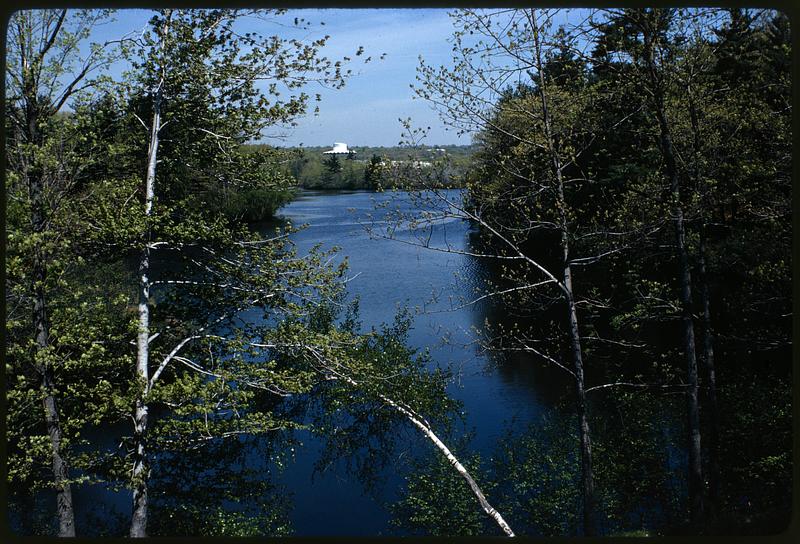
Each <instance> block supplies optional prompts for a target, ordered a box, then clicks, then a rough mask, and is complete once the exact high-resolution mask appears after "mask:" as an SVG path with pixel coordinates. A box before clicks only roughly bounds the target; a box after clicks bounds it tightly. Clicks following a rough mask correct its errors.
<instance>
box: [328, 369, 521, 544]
mask: <svg viewBox="0 0 800 544" xmlns="http://www.w3.org/2000/svg"><path fill="white" fill-rule="evenodd" d="M337 375H338V378H337V379H339V378H340V379H342V380H344V381H346V382H347V383H349V384H350V385H353V386H355V387H358V382H356V381H355V380H353V379H352V378H350V377H348V376H342V375H341V374H339V373H337ZM378 398H380V399H381V400H382V401H383V402H385V403H386V404H388V405H389V406H391V407H392V408H394V409H395V410H397V411H398V412H400V413H401V414H403V415H404V416H405V417H406V418H407V419H408V420H409V421H411V423H413V424H414V425H415V426H416V427H417V428H418V429H419V430H421V431H422V434H424V435H425V437H426V438H428V440H430V441H431V442H433V444H434V445H435V446H436V447H437V448H438V449H439V451H441V452H442V454H443V455H444V456H445V458H446V459H447V461H448V462H449V463H450V464H451V465H452V466H453V468H455V469H456V472H458V473H459V474H460V475H461V477H462V478H464V480H466V482H467V485H469V488H470V490H471V491H472V494H473V495H475V497H476V498H477V499H478V502H479V503H480V505H481V508H482V509H483V511H484V512H486V514H487V515H488V516H489V517H491V518H492V519H493V520H494V521H495V523H497V525H498V526H499V527H500V529H502V531H503V532H504V533H505V534H506V536H510V537H513V536H516V535H515V534H514V531H513V530H512V529H511V527H510V526H509V525H508V523H507V522H506V520H505V519H503V516H502V515H501V514H500V512H498V511H497V510H495V509H494V507H492V505H491V504H489V501H487V500H486V496H485V495H484V494H483V491H481V488H480V487H479V486H478V483H477V482H476V481H475V479H474V478H473V477H472V475H471V474H470V473H469V471H468V470H467V469H466V467H465V466H464V465H462V464H461V462H460V461H459V460H458V458H457V457H456V456H455V455H453V452H451V451H450V448H448V447H447V445H446V444H445V443H444V442H442V441H441V440H440V439H439V437H438V436H436V433H434V432H433V429H431V428H430V426H429V425H428V424H427V422H424V421H423V418H421V417H419V416H418V415H417V414H415V413H414V412H413V411H411V409H410V408H408V407H406V406H403V405H401V404H400V403H398V402H395V401H394V400H392V399H390V398H389V397H387V396H385V395H381V394H378Z"/></svg>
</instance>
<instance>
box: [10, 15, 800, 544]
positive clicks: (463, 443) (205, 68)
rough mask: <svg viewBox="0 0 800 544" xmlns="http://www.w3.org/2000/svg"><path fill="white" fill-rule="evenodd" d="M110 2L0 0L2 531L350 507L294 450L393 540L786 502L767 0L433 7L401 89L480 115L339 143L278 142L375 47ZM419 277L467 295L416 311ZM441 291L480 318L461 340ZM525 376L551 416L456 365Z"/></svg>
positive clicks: (779, 134)
mask: <svg viewBox="0 0 800 544" xmlns="http://www.w3.org/2000/svg"><path fill="white" fill-rule="evenodd" d="M565 13H566V14H567V15H569V17H566V18H565V17H564V15H565ZM120 16H122V17H124V14H120V13H119V12H117V13H115V12H113V11H111V10H22V11H16V12H14V13H13V14H12V15H11V16H10V19H9V20H8V24H7V34H6V42H5V43H6V73H5V100H4V107H5V169H4V176H5V199H4V200H5V207H4V213H5V227H6V237H5V245H4V249H5V251H4V253H5V268H4V285H5V292H6V296H5V316H6V329H5V335H4V339H5V362H6V365H5V374H4V383H5V392H6V393H5V417H6V437H5V456H4V457H5V468H6V471H5V479H4V483H3V485H4V486H5V489H6V491H7V497H8V505H7V508H6V523H5V525H6V526H7V528H8V530H9V531H10V532H11V533H13V534H14V535H16V536H31V535H45V536H60V537H73V536H77V537H84V536H107V537H108V536H130V537H146V536H289V535H296V536H304V535H307V534H326V535H329V536H335V535H354V534H363V533H362V532H359V531H360V528H361V524H362V523H365V519H364V518H367V517H369V516H367V515H365V514H364V513H363V512H360V511H359V509H358V508H356V507H355V506H351V511H348V515H349V516H350V517H348V518H347V520H348V521H346V522H342V523H343V524H342V525H337V523H338V521H337V520H335V519H334V517H333V516H332V515H329V516H326V515H325V514H324V510H323V511H322V512H323V513H321V514H319V515H318V517H315V518H313V519H311V518H308V519H304V520H300V521H298V519H299V518H304V517H305V516H299V515H293V514H292V512H293V511H298V510H297V509H298V508H301V507H303V505H306V506H308V505H309V504H311V503H313V501H314V498H313V496H314V493H315V492H316V491H315V489H316V488H315V487H314V486H315V485H318V484H315V483H313V482H314V481H316V480H311V481H307V480H302V479H300V478H294V477H292V478H288V477H286V476H281V475H282V474H283V475H285V474H290V473H292V471H293V470H299V469H297V468H292V467H297V466H299V465H300V464H301V463H300V461H298V459H301V458H304V457H303V455H309V456H311V457H310V458H311V459H312V460H313V462H312V461H309V463H310V464H313V474H315V475H316V474H320V478H323V479H324V477H325V476H324V474H326V472H327V473H329V474H334V475H335V476H336V478H338V479H339V481H341V482H346V483H343V484H341V487H347V488H352V492H353V493H354V494H358V495H359V496H361V495H363V496H364V497H367V498H366V499H363V500H365V501H369V502H371V503H374V504H375V508H379V509H380V512H382V514H381V516H385V523H384V518H383V517H381V518H380V524H381V525H380V528H379V529H378V531H377V533H376V534H375V536H377V534H380V535H401V536H412V535H419V536H493V537H496V536H508V537H514V536H547V537H560V536H577V535H581V536H639V537H645V536H663V535H767V534H779V533H782V532H784V531H785V530H786V529H787V527H788V526H789V522H790V520H791V517H792V513H793V511H792V502H793V496H792V489H793V486H794V482H793V479H792V472H793V458H792V441H793V433H792V429H793V421H792V410H793V404H792V401H793V400H792V399H793V395H792V379H793V376H792V361H793V354H792V353H793V350H792V330H793V310H792V262H791V261H792V133H791V123H792V86H791V83H792V82H791V71H792V52H791V41H792V40H791V34H790V25H789V21H790V19H789V16H788V15H787V14H785V13H782V12H779V11H774V10H766V9H764V10H762V9H740V8H725V9H723V8H624V9H591V10H589V9H582V10H556V9H496V10H493V9H480V10H473V9H459V10H453V11H451V12H450V13H449V17H450V20H451V22H452V33H451V35H449V36H442V40H449V41H448V43H449V44H451V46H452V47H448V50H451V54H452V59H451V62H447V63H442V64H440V63H433V62H429V61H426V60H425V59H424V55H421V56H420V59H419V64H418V67H417V77H416V80H415V81H414V82H413V83H412V91H411V92H412V93H413V94H414V96H415V97H416V98H417V99H418V100H422V101H424V102H425V103H426V104H428V105H429V106H430V107H431V108H432V109H433V110H434V111H435V112H436V113H437V114H438V116H439V118H440V119H441V121H442V123H443V124H444V125H445V126H447V127H448V128H449V129H450V130H452V131H454V132H457V133H459V134H466V135H469V136H470V138H471V144H470V145H469V146H459V145H451V144H448V145H438V144H437V143H436V142H429V141H428V133H429V127H427V128H426V127H422V126H417V125H416V124H415V122H414V120H413V119H406V120H403V121H402V126H399V127H398V133H399V134H400V133H401V132H402V134H401V135H399V138H401V139H402V141H401V145H399V146H397V147H394V148H389V147H383V148H381V147H377V146H375V147H367V146H363V147H359V146H357V145H353V146H352V147H354V148H357V149H358V156H357V157H356V158H355V159H354V160H348V159H336V164H333V160H332V159H325V158H324V157H325V156H324V155H322V151H323V150H324V149H326V148H322V147H316V146H312V147H305V148H297V147H292V146H278V145H271V144H265V143H263V140H262V136H263V135H264V134H265V133H266V132H268V131H270V130H272V129H275V128H276V127H286V126H293V125H296V124H297V123H301V122H302V121H303V119H304V118H305V117H306V116H308V115H310V114H312V111H313V109H314V108H315V107H324V102H322V103H321V104H320V105H319V106H316V104H315V103H316V102H317V101H319V100H320V96H319V95H316V100H315V96H314V92H313V90H311V89H312V88H313V86H314V85H324V86H325V87H326V88H330V89H336V90H337V92H339V93H347V92H348V83H349V82H350V80H351V78H352V77H353V76H352V71H353V70H355V69H357V68H356V67H357V66H360V65H362V64H363V63H364V62H365V59H364V56H363V54H362V51H363V48H361V47H359V45H358V44H353V47H352V49H353V53H351V54H349V56H342V57H341V58H339V57H335V56H330V55H328V53H327V52H326V44H327V42H328V40H329V39H330V36H328V35H325V34H324V33H323V32H324V31H325V30H324V29H322V30H320V29H319V28H316V27H314V26H313V25H312V24H311V23H309V22H308V21H307V20H306V19H305V18H304V16H303V10H288V11H287V10H234V9H202V10H200V9H198V10H193V9H161V10H155V11H152V13H150V15H149V20H148V22H147V26H146V27H145V28H144V29H142V30H141V31H139V30H137V31H136V32H134V33H132V34H129V35H125V36H122V37H119V39H110V40H106V41H103V42H98V41H95V40H96V34H95V31H96V29H97V28H98V27H100V26H102V25H103V24H104V23H105V22H107V21H108V20H110V19H111V18H113V17H120ZM245 21H257V22H258V26H257V28H258V29H261V31H253V32H251V31H247V32H245V31H243V30H242V29H243V26H242V25H243V24H244V22H245ZM287 25H288V26H292V27H294V28H296V29H299V30H301V31H302V32H303V33H304V34H305V35H307V36H317V35H318V37H313V38H309V39H305V40H301V39H296V38H293V37H288V35H285V34H282V32H284V30H283V29H284V28H286V27H287ZM248 28H252V27H248ZM119 63H123V64H124V65H125V66H126V69H125V70H124V71H123V72H115V71H113V70H111V68H112V66H115V65H118V64H119ZM309 189H325V191H309ZM341 189H348V190H353V189H358V190H359V191H355V192H353V191H341V192H339V191H338V190H341ZM337 198H338V200H337ZM359 199H361V200H359ZM357 205H358V206H363V210H366V211H364V213H363V214H362V215H360V216H357V217H356V218H355V219H353V216H352V214H353V210H354V209H355V208H356V207H357ZM303 206H306V207H305V208H303ZM314 206H316V207H314ZM337 206H338V208H337ZM367 208H369V209H367ZM358 209H359V210H362V208H358ZM293 210H294V211H293ZM336 210H338V211H336ZM363 210H362V211H363ZM335 213H341V218H338V217H339V216H336V215H335ZM326 214H327V215H326ZM348 214H349V215H348ZM294 217H297V220H295V219H294ZM332 218H333V219H332ZM334 219H335V221H334ZM325 221H327V223H326V222H325ZM337 221H338V222H337ZM315 222H316V223H315ZM315 226H316V227H321V228H324V229H326V231H325V232H324V236H323V234H320V230H314V229H315ZM345 227H346V228H348V229H351V230H348V231H347V232H348V233H349V234H347V236H345V235H344V234H341V233H342V232H345V231H343V230H337V229H343V228H345ZM354 236H358V238H357V241H358V244H360V245H358V244H355V242H353V241H352V239H353V237H354ZM329 241H330V243H328V242H329ZM350 248H353V249H350ZM370 248H371V249H370ZM397 248H402V249H403V250H405V248H408V252H407V253H402V254H400V253H397V254H398V255H403V257H402V258H399V257H398V258H397V259H396V260H392V258H391V257H389V256H390V255H394V254H395V253H392V252H393V251H400V249H397ZM350 251H352V253H349V252H350ZM358 251H361V252H363V253H362V254H358V253H357V252H358ZM433 259H440V260H433ZM362 263H364V264H362ZM426 263H427V264H426ZM453 263H466V264H464V265H463V266H462V265H458V266H456V265H454V264H453ZM380 266H386V267H387V268H386V269H384V268H381V270H386V272H385V273H382V274H378V275H372V276H370V275H369V271H370V267H375V268H376V269H377V268H378V267H380ZM424 266H428V267H429V268H421V267H424ZM434 276H436V277H437V278H438V277H441V278H445V279H444V280H442V281H444V282H445V283H446V287H447V288H448V289H456V288H458V289H460V291H458V293H459V294H458V295H452V296H449V297H448V296H446V295H444V294H442V295H440V296H435V297H433V300H430V301H427V302H425V303H424V304H423V303H422V302H418V303H413V302H412V304H409V303H408V299H409V298H412V297H411V295H409V293H417V292H418V291H419V292H423V291H425V289H427V287H428V284H427V283H426V282H428V281H429V280H431V278H433V277H434ZM467 276H468V277H467ZM431 281H432V280H431ZM365 285H366V287H364V286H365ZM359 289H360V290H359ZM415 289H416V290H415ZM354 293H355V294H354ZM442 293H444V291H442ZM414 296H416V295H414ZM422 296H423V295H420V297H422ZM420 300H421V298H420ZM414 304H418V306H419V307H416V308H415V307H414ZM426 304H427V306H426ZM420 307H422V309H420ZM439 314H442V315H444V316H445V317H442V318H441V320H440V321H436V323H440V324H441V323H444V324H446V323H447V321H446V320H447V319H451V320H455V319H463V320H465V321H464V322H465V323H469V324H470V326H468V327H464V328H465V329H469V330H468V331H467V332H465V334H466V336H465V337H464V338H465V339H464V340H463V342H462V344H463V345H462V346H461V347H460V348H459V349H456V348H455V347H451V350H453V351H449V352H447V353H450V354H451V355H448V356H446V357H445V356H444V355H442V353H445V352H444V351H442V349H440V348H439V347H436V346H434V341H433V340H431V341H430V343H428V340H426V341H425V342H423V341H421V340H420V338H425V339H429V338H431V337H429V336H422V332H421V331H422V329H423V326H422V323H423V322H424V321H425V320H426V319H440V318H438V317H436V316H437V315H439ZM376 315H380V316H385V315H389V316H390V318H389V319H384V318H383V317H381V319H377V318H375V316H376ZM436 336H437V337H441V338H442V342H443V343H444V344H447V343H448V338H451V337H450V336H449V335H448V334H445V333H444V332H437V333H436ZM458 338H460V337H458ZM458 342H459V340H458V339H457V338H456V336H452V338H451V339H450V340H449V343H450V344H451V345H453V346H454V345H455V344H458ZM459 350H460V351H459ZM453 353H455V354H457V356H456V355H452V354H453ZM459 354H460V355H459ZM462 355H463V357H462ZM459 357H462V358H463V359H464V360H463V361H457V360H454V359H458V358H459ZM468 359H469V360H477V361H479V363H480V367H481V368H480V375H481V376H484V375H487V376H495V378H491V377H489V378H481V379H485V380H487V381H482V382H478V381H475V380H472V378H465V377H464V376H463V371H461V370H459V369H460V368H463V365H466V364H467V362H465V361H467V360H468ZM477 373H478V371H477V370H476V375H478V374H477ZM521 373H525V374H524V375H525V376H527V375H529V373H532V374H530V375H532V376H534V378H532V379H533V380H534V381H536V382H537V384H538V385H537V386H536V387H537V388H538V389H535V395H536V397H535V398H536V399H537V400H536V403H537V404H536V406H537V408H536V410H539V408H538V406H540V405H541V406H542V407H543V408H541V410H540V411H537V412H536V414H537V415H536V416H532V415H527V416H520V415H519V414H520V413H523V414H528V413H529V412H516V415H515V413H511V411H508V413H502V410H499V409H498V410H499V412H498V411H491V410H489V408H488V407H489V405H495V406H500V407H502V406H505V405H503V404H502V398H501V397H502V396H503V395H502V394H499V395H497V396H496V397H491V398H490V399H489V400H487V401H483V400H481V402H486V405H485V406H486V407H487V408H486V414H496V413H500V415H497V416H495V415H483V416H482V415H481V414H480V413H479V412H481V411H482V409H481V408H475V406H480V405H477V404H474V403H475V402H477V400H475V399H478V398H479V397H481V395H488V394H489V393H488V392H487V391H488V388H487V389H486V390H482V389H481V388H474V389H470V387H473V386H474V384H477V383H482V384H488V383H496V382H490V381H488V380H492V379H495V380H499V379H500V378H502V377H503V376H521V375H523V374H521ZM498 376H499V377H500V378H498ZM476 380H477V378H476ZM512 381H513V380H512ZM497 383H499V382H497ZM470 384H473V386H471V385H470ZM509 387H510V386H509ZM529 393H530V392H529ZM526 394H527V393H526ZM532 395H534V394H533V393H530V395H529V396H525V397H521V398H525V399H529V398H533V396H532ZM531 403H532V404H533V401H531ZM503 410H504V409H503ZM487 429H488V430H487ZM311 444H317V445H318V446H319V448H318V449H319V453H313V455H312V454H311V453H306V452H311V450H312V448H311V446H310V445H311ZM314 451H316V450H314ZM309 471H310V470H309ZM304 474H305V473H304ZM306 488H307V489H306ZM320 489H321V488H320ZM320 493H323V492H322V491H320ZM325 493H333V492H332V491H330V492H329V491H325ZM320 496H323V495H320ZM324 496H325V497H328V495H324ZM330 496H331V497H335V495H330ZM309 497H310V498H309ZM331 500H340V501H341V502H342V505H341V506H342V508H347V507H348V503H347V501H345V500H343V499H331ZM359 500H362V499H359ZM353 504H355V502H354V503H353ZM359 504H361V503H359ZM376 519H377V518H376ZM314 531H316V532H314ZM369 531H372V529H370V530H369ZM364 532H368V531H367V530H366V529H364ZM369 534H372V533H369Z"/></svg>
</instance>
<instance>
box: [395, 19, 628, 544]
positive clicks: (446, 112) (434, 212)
mask: <svg viewBox="0 0 800 544" xmlns="http://www.w3.org/2000/svg"><path fill="white" fill-rule="evenodd" d="M557 14H558V11H557V10H496V11H472V10H462V11H459V12H456V13H454V14H453V15H452V17H453V19H454V23H455V25H456V27H457V30H456V32H455V33H454V35H453V38H452V41H453V51H454V59H453V66H454V68H452V69H448V68H445V67H439V68H435V67H431V66H429V65H427V64H426V63H424V62H421V64H420V69H419V77H418V79H420V81H421V84H420V86H419V87H418V88H417V89H416V92H417V95H418V96H419V97H421V98H423V99H425V100H427V101H429V102H430V103H431V104H432V105H433V106H434V107H435V108H436V110H437V111H438V112H439V113H440V116H441V117H442V119H443V120H445V122H447V123H448V124H449V125H450V126H451V127H452V128H453V129H455V130H458V131H460V132H464V133H470V132H472V133H477V134H478V141H479V142H481V143H483V144H484V145H485V150H486V151H485V154H479V157H480V158H479V161H482V162H479V164H481V165H482V166H481V167H482V170H481V171H480V172H479V173H473V177H471V178H468V180H469V181H468V182H467V183H468V185H467V196H466V197H464V198H457V197H452V196H448V194H447V193H446V192H444V191H441V190H439V189H438V188H437V186H436V184H435V183H428V184H427V185H425V187H426V189H428V190H429V191H432V194H433V196H432V197H431V196H430V193H429V195H428V196H424V197H423V198H422V199H421V201H423V202H424V203H423V205H422V207H423V208H426V209H427V210H428V211H426V212H424V213H423V214H422V215H421V216H420V217H417V218H414V219H411V220H410V221H409V219H408V218H399V217H398V218H397V219H398V220H399V221H409V224H410V225H411V226H412V228H415V229H417V230H418V231H419V232H421V233H422V236H421V237H419V238H418V241H419V242H420V243H421V244H422V245H429V244H426V242H425V236H426V235H427V236H429V234H427V233H429V229H430V228H431V226H432V225H434V224H435V223H436V222H437V221H439V220H441V219H443V218H448V217H458V218H464V219H468V220H470V221H472V222H474V223H475V224H477V225H478V226H479V227H480V229H481V231H482V233H483V234H484V235H485V237H486V239H487V246H486V248H488V249H484V250H475V249H470V250H466V251H460V250H458V249H455V248H453V247H449V246H448V247H443V248H438V249H439V250H443V251H452V252H456V253H458V252H461V253H463V254H466V255H471V256H473V257H475V258H480V259H488V260H496V261H497V262H498V263H500V266H501V270H502V271H501V274H502V275H503V277H504V280H507V281H506V282H505V283H504V284H503V285H494V286H491V287H490V288H489V289H488V290H486V291H485V292H484V293H482V294H480V293H479V295H480V296H477V298H475V299H474V300H471V301H466V302H465V304H472V303H475V302H477V301H479V300H483V299H487V298H495V299H498V300H504V301H506V302H507V303H510V304H511V305H512V306H514V307H525V306H527V307H528V308H529V309H531V310H532V309H533V308H539V309H541V308H544V307H549V306H553V305H554V304H559V306H560V307H561V308H562V309H561V310H559V311H560V312H562V311H563V313H562V314H561V315H560V316H559V317H555V316H554V317H553V321H552V324H553V327H554V329H555V330H556V331H558V333H557V334H555V335H553V337H551V338H549V339H544V338H536V337H535V335H533V336H532V335H531V334H530V332H526V331H525V330H524V329H522V328H517V329H514V330H501V331H500V333H499V334H498V333H497V331H495V336H494V337H493V338H492V337H491V336H490V340H489V341H488V342H487V347H490V349H500V350H511V351H522V352H525V353H529V354H530V355H531V356H532V357H535V358H537V359H539V360H541V361H543V362H545V363H546V364H548V365H553V366H554V367H556V368H559V369H560V370H561V371H564V372H565V373H567V375H569V377H570V379H571V381H572V383H573V384H574V387H575V390H574V391H575V409H576V412H577V416H578V436H579V443H580V451H581V473H582V477H581V487H582V491H581V493H582V505H583V530H584V533H585V534H595V533H596V531H597V524H596V519H595V517H596V516H595V489H594V477H593V462H592V447H591V433H590V428H589V417H588V413H587V398H586V393H587V392H588V391H589V390H590V389H589V388H588V387H587V385H586V383H585V377H584V367H585V352H586V350H585V347H584V346H583V344H584V342H586V341H587V336H588V337H589V339H588V341H590V342H591V341H594V340H596V339H597V338H596V336H595V335H587V334H586V333H585V332H582V330H581V318H580V315H579V310H578V307H579V305H580V304H586V305H587V307H589V308H591V307H592V306H595V307H596V306H597V305H601V306H602V302H600V301H593V300H591V299H582V297H580V296H579V295H577V294H576V285H575V280H574V275H575V273H574V270H575V269H576V268H578V267H582V266H585V265H588V264H592V263H595V262H598V261H600V260H602V259H604V258H607V257H608V256H610V255H614V254H616V253H618V252H620V251H622V250H623V249H624V247H625V244H626V240H628V239H631V238H634V237H636V236H642V235H643V234H642V233H640V232H638V231H637V229H636V227H631V226H629V225H628V226H626V228H622V229H617V230H618V232H616V233H612V232H610V230H611V229H608V228H607V227H606V228H604V227H602V226H601V225H600V223H599V221H601V220H602V218H599V217H597V216H594V217H593V216H590V215H588V214H584V215H583V216H582V212H583V209H581V208H580V206H581V204H579V203H580V202H581V201H582V200H581V199H582V198H585V196H584V195H586V194H587V193H588V194H591V192H592V191H593V189H594V187H596V185H594V183H593V180H592V177H591V173H590V172H587V171H585V170H584V169H583V164H584V163H585V160H583V157H582V156H583V155H584V154H586V153H587V152H589V151H591V150H592V146H593V145H594V144H595V140H596V139H597V138H598V134H599V133H601V132H602V130H609V129H611V128H612V127H614V126H616V124H619V123H621V122H623V121H624V118H621V119H613V120H610V121H609V120H608V119H603V120H600V118H599V117H598V116H597V115H596V109H595V108H596V106H597V105H598V104H599V103H600V102H601V99H602V96H603V95H604V94H605V93H607V92H608V91H607V90H604V89H602V88H597V87H591V86H590V85H589V80H588V78H587V73H586V71H585V68H582V67H581V63H580V62H579V58H578V57H577V55H575V54H574V53H573V50H575V49H577V47H578V44H577V41H576V38H575V36H574V35H573V34H572V33H571V32H570V30H568V29H566V28H560V29H558V30H555V29H554V28H553V26H554V23H553V19H554V18H555V17H556V16H557ZM602 123H607V124H608V125H609V126H601V124H602ZM416 138H417V136H416V135H414V134H413V133H411V134H410V136H409V138H408V140H409V141H410V142H411V143H412V145H413V144H414V143H415V140H416ZM490 142H491V144H490ZM494 142H500V143H499V145H493V144H494ZM487 144H488V145H487ZM407 177H409V178H411V177H414V176H413V175H408V176H407ZM432 201H433V202H435V203H434V204H433V205H430V202H432ZM595 209H597V208H595ZM384 235H388V237H391V233H385V234H384ZM586 239H591V241H592V242H593V247H592V248H591V250H590V251H592V253H590V254H584V255H581V254H577V255H576V248H575V246H576V245H578V244H577V243H576V242H578V241H583V240H586ZM536 240H538V241H540V242H541V241H546V242H547V244H548V245H549V244H553V245H551V246H549V247H550V248H552V249H549V250H547V249H546V250H544V251H542V248H544V247H548V246H545V245H539V246H538V248H537V249H538V251H537V252H536V253H534V248H536V247H537V246H535V245H534V241H536ZM556 248H558V249H557V250H556ZM598 248H600V249H598ZM587 249H588V246H586V245H585V244H584V245H583V246H582V247H581V249H580V250H579V251H586V250H587ZM512 301H513V302H512ZM459 307H461V306H459ZM562 326H563V328H562ZM562 334H563V336H561V335H562ZM592 337H594V338H592ZM548 341H549V342H550V347H548ZM554 345H555V346H558V347H557V348H556V349H555V350H553V349H552V346H554ZM592 389H594V388H592Z"/></svg>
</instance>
